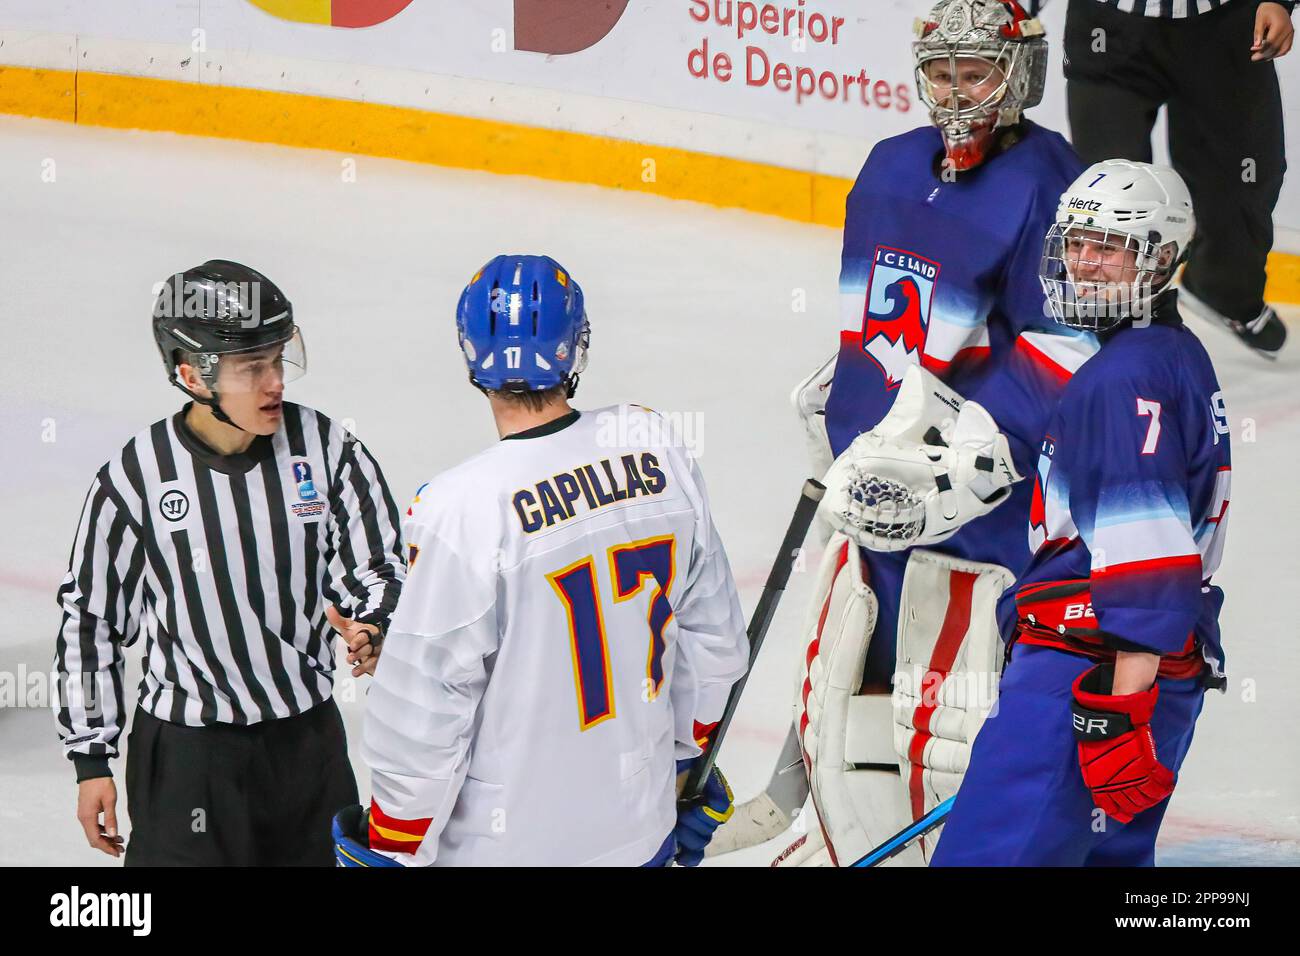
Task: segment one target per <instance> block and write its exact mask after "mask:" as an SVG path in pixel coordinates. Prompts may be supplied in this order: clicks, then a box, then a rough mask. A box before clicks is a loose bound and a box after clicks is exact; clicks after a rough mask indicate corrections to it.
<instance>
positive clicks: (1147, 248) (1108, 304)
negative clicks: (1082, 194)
mask: <svg viewBox="0 0 1300 956" xmlns="http://www.w3.org/2000/svg"><path fill="white" fill-rule="evenodd" d="M1170 253H1171V250H1168V249H1167V248H1165V247H1161V246H1157V245H1156V244H1155V243H1153V242H1148V241H1146V240H1144V239H1140V238H1138V237H1137V236H1134V235H1132V234H1131V233H1127V232H1122V231H1120V230H1117V229H1110V228H1105V227H1094V226H1084V225H1080V224H1077V223H1059V222H1058V223H1055V224H1054V225H1053V226H1052V228H1051V230H1049V231H1048V233H1047V240H1046V242H1045V243H1044V244H1043V261H1042V266H1041V268H1040V270H1039V279H1040V281H1041V282H1042V286H1043V292H1044V293H1045V294H1046V296H1047V304H1048V307H1049V308H1050V309H1051V311H1052V314H1053V316H1054V317H1055V318H1056V320H1057V321H1058V322H1061V323H1062V324H1064V325H1068V326H1070V327H1072V328H1077V329H1088V330H1090V331H1104V330H1105V329H1109V328H1113V327H1114V326H1116V325H1118V324H1119V323H1120V322H1121V321H1123V320H1124V319H1127V318H1143V317H1146V316H1147V315H1148V314H1149V307H1150V304H1151V302H1152V300H1153V298H1154V296H1155V293H1156V292H1157V291H1158V290H1159V289H1160V288H1162V287H1163V286H1164V285H1165V284H1166V281H1167V279H1168V277H1169V274H1170V272H1171V270H1172V265H1173V263H1172V259H1173V256H1172V255H1171V254H1170Z"/></svg>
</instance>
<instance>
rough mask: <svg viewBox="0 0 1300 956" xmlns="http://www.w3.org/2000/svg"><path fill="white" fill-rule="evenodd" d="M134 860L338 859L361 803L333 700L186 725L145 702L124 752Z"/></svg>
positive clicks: (271, 862)
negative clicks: (342, 833)
mask: <svg viewBox="0 0 1300 956" xmlns="http://www.w3.org/2000/svg"><path fill="white" fill-rule="evenodd" d="M126 791H127V811H128V813H129V814H130V817H131V832H130V835H129V837H128V840H127V847H126V865H127V866H332V865H333V864H334V856H333V842H332V840H331V838H330V821H331V819H332V817H333V815H334V813H335V812H336V811H338V810H340V809H341V808H343V807H345V806H349V805H351V804H354V803H356V802H357V784H356V780H355V778H354V777H353V775H352V766H351V764H350V763H349V762H348V749H347V739H346V737H345V735H344V730H343V718H342V716H341V715H340V714H339V710H338V707H337V706H336V705H335V704H334V701H333V699H332V698H331V699H330V700H327V701H325V702H324V703H322V704H318V705H317V706H315V707H313V708H312V709H311V710H309V711H307V712H305V713H302V714H299V715H298V716H296V717H285V718H282V719H280V720H268V721H264V722H262V723H258V724H252V725H249V726H233V725H230V724H217V725H213V726H209V727H185V726H182V725H180V724H173V723H169V722H167V721H164V720H159V719H158V718H156V717H153V716H151V715H150V714H147V713H145V712H144V711H143V710H140V709H139V708H137V709H136V712H135V720H134V722H133V724H132V727H131V735H130V738H129V739H128V742H127V752H126Z"/></svg>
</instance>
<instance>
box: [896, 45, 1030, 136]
mask: <svg viewBox="0 0 1300 956" xmlns="http://www.w3.org/2000/svg"><path fill="white" fill-rule="evenodd" d="M1011 47H1012V44H1010V43H1007V44H1004V45H1003V51H1002V52H1001V53H999V54H997V55H996V56H989V55H988V54H987V53H986V52H981V51H979V50H976V49H974V48H971V49H969V50H962V49H961V48H960V47H958V48H954V49H952V50H950V51H949V52H948V53H946V54H929V55H925V54H923V55H921V57H920V58H919V59H918V60H917V64H916V85H917V89H918V90H919V91H920V95H921V102H923V103H924V104H925V105H926V107H927V108H928V109H929V110H930V113H931V115H932V116H934V117H936V118H937V119H942V120H972V119H978V118H981V117H987V116H991V115H993V114H994V113H996V112H997V111H998V109H999V107H1000V106H1001V104H1002V101H1003V100H1004V99H1005V98H1006V94H1007V76H1008V75H1009V73H1010V64H1011V62H1012V59H1013V58H1014V56H1015V52H1016V51H1015V50H1014V49H1012V48H1011Z"/></svg>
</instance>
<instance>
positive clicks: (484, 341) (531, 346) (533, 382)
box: [456, 256, 591, 395]
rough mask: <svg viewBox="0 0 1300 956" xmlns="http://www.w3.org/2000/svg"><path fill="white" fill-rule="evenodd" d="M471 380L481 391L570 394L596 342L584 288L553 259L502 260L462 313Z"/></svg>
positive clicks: (476, 286) (468, 293) (466, 296)
mask: <svg viewBox="0 0 1300 956" xmlns="http://www.w3.org/2000/svg"><path fill="white" fill-rule="evenodd" d="M456 328H457V331H458V332H459V333H460V348H461V351H462V352H463V353H464V354H465V362H466V364H467V365H468V366H469V380H470V381H471V382H473V383H474V384H475V385H477V386H478V387H479V388H481V389H486V390H489V391H494V392H495V391H505V392H539V391H543V390H545V389H549V388H555V387H556V386H559V385H565V384H567V385H568V386H569V394H570V395H572V394H573V391H574V389H576V388H577V386H578V376H579V375H580V374H581V373H582V370H583V368H585V367H586V364H587V343H588V341H589V340H590V338H591V332H590V327H589V325H588V324H587V310H586V308H585V306H584V305H583V299H582V289H581V287H579V285H578V283H576V282H575V281H573V277H572V276H570V275H569V273H568V271H567V270H566V269H565V268H564V267H563V266H562V265H560V264H559V263H558V262H556V261H555V260H554V259H552V258H551V257H550V256H497V257H496V258H495V259H493V260H492V261H491V262H489V263H488V264H487V265H485V266H484V267H483V268H482V269H480V270H479V271H478V272H476V273H475V274H474V278H472V279H470V280H469V285H467V286H466V287H465V291H464V292H462V293H461V296H460V304H459V305H458V306H457V307H456Z"/></svg>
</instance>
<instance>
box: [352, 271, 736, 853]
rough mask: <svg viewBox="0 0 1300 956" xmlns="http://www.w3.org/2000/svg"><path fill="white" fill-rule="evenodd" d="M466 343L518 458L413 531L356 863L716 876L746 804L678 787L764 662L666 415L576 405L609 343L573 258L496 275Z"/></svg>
mask: <svg viewBox="0 0 1300 956" xmlns="http://www.w3.org/2000/svg"><path fill="white" fill-rule="evenodd" d="M457 325H458V328H459V332H460V345H461V349H462V351H463V352H464V357H465V360H466V362H467V364H468V366H469V376H470V381H471V383H473V384H474V385H475V386H476V387H477V388H479V389H480V390H482V391H483V392H484V393H485V394H486V395H487V397H488V399H489V401H490V403H491V407H492V412H493V416H494V418H495V420H496V424H497V430H498V432H499V433H500V438H501V441H500V442H499V443H498V444H497V445H496V446H494V447H492V448H490V449H488V450H487V451H485V452H483V453H481V454H479V455H477V456H476V457H474V458H471V459H469V460H468V461H466V462H464V463H462V464H460V465H458V466H457V467H455V468H452V469H451V470H449V471H447V472H444V473H443V474H441V475H439V476H438V477H436V478H434V479H433V480H432V481H431V482H429V483H428V484H426V485H424V486H423V487H422V488H421V489H420V490H419V492H418V493H417V495H416V497H415V500H414V502H413V503H412V505H411V507H410V509H409V510H408V512H407V516H406V518H405V521H404V527H403V531H404V534H405V538H406V542H407V547H408V555H407V557H408V561H409V565H410V573H409V576H408V580H407V584H406V590H405V591H404V592H403V598H402V600H401V601H400V602H399V604H398V607H397V610H396V611H395V612H394V616H393V620H392V625H391V627H390V629H389V634H388V637H387V640H386V642H385V649H384V656H383V659H382V663H381V665H380V666H379V668H378V669H377V671H376V675H375V682H374V685H373V686H372V689H371V691H370V694H369V697H368V703H367V708H368V712H367V715H366V730H365V756H366V760H367V762H368V763H369V765H370V768H371V787H372V797H373V799H372V801H371V804H370V811H369V825H368V827H366V826H365V825H364V818H363V814H362V811H361V808H360V807H356V808H353V809H352V810H351V811H349V812H347V813H344V814H340V818H339V819H338V820H337V821H336V825H335V836H336V850H337V855H338V859H339V862H340V863H341V864H342V865H358V864H360V865H391V863H388V862H387V861H388V860H396V861H398V862H400V863H403V864H406V865H429V864H434V865H439V866H454V865H582V864H594V865H644V864H647V863H649V864H652V865H668V864H670V863H672V862H673V860H674V859H676V860H677V862H680V863H686V864H688V865H693V864H694V863H698V862H699V859H700V857H701V856H702V855H703V849H704V845H705V844H706V843H707V842H708V839H709V838H710V837H711V835H712V831H713V829H715V828H716V827H717V826H718V825H719V824H720V823H721V822H722V821H724V820H725V819H726V818H727V816H728V815H729V813H730V809H731V794H730V791H729V789H728V788H727V786H726V782H725V781H724V780H723V779H722V777H721V775H720V774H718V773H716V771H715V772H714V774H713V775H711V777H710V779H709V781H708V786H707V787H706V789H705V793H704V795H703V797H702V798H701V800H700V801H697V802H695V803H693V804H688V805H683V806H681V807H680V808H679V806H678V803H677V781H678V780H679V774H680V773H682V772H684V771H685V770H686V769H687V768H689V764H690V761H691V759H693V758H695V757H696V756H697V755H699V754H700V752H701V748H700V744H701V742H702V740H703V739H704V737H705V736H706V735H707V733H708V730H709V728H710V725H711V724H712V723H714V722H716V721H717V720H718V718H719V717H720V716H721V715H722V712H723V708H724V707H725V704H726V700H727V696H728V692H729V691H730V689H731V686H732V684H733V683H734V682H735V681H736V680H737V679H738V678H739V677H740V676H741V675H742V674H743V672H744V670H745V666H746V658H747V642H746V637H745V623H744V620H743V618H742V616H741V612H740V605H739V602H738V600H737V596H736V588H735V583H734V581H733V579H732V575H731V570H730V567H729V565H728V563H727V558H726V555H725V553H724V552H723V549H722V544H721V542H720V541H719V539H718V534H717V531H716V529H715V528H714V526H713V520H712V518H711V517H710V513H709V506H708V501H707V498H706V496H705V491H704V484H703V480H702V479H701V477H700V472H699V470H698V468H697V467H696V464H695V462H694V460H693V459H692V458H691V457H690V456H689V455H688V454H687V453H686V450H685V449H684V447H682V446H681V445H680V444H679V443H678V442H676V441H675V440H674V439H673V437H672V434H671V433H670V429H669V428H668V424H667V421H666V419H665V418H663V417H662V416H660V415H658V414H656V413H655V412H652V411H650V410H648V409H645V408H641V407H639V406H635V405H622V406H615V407H610V408H605V409H601V410H599V411H593V412H579V411H577V410H575V409H573V408H572V407H571V406H570V405H569V402H568V399H569V398H570V397H571V396H572V395H573V391H574V389H575V388H576V386H577V382H578V376H579V374H580V373H581V372H582V370H583V367H584V366H585V364H586V351H587V343H588V340H589V334H590V333H589V327H588V323H587V318H586V313H585V309H584V306H583V296H582V290H581V289H580V288H579V286H578V284H577V283H576V282H574V281H573V279H572V278H571V277H570V276H569V275H568V273H567V272H566V271H565V270H564V269H563V268H562V267H561V266H560V265H559V264H558V263H556V262H555V261H554V260H553V259H550V258H548V257H542V256H498V257H497V258H496V259H493V260H492V261H491V262H489V263H488V264H487V265H486V266H484V267H483V269H481V270H480V271H479V272H478V273H477V274H476V275H475V276H474V278H473V279H472V280H471V281H470V283H469V285H468V286H467V287H466V289H465V291H464V293H463V295H462V296H461V300H460V306H459V310H458V316H457ZM367 844H368V845H367Z"/></svg>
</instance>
